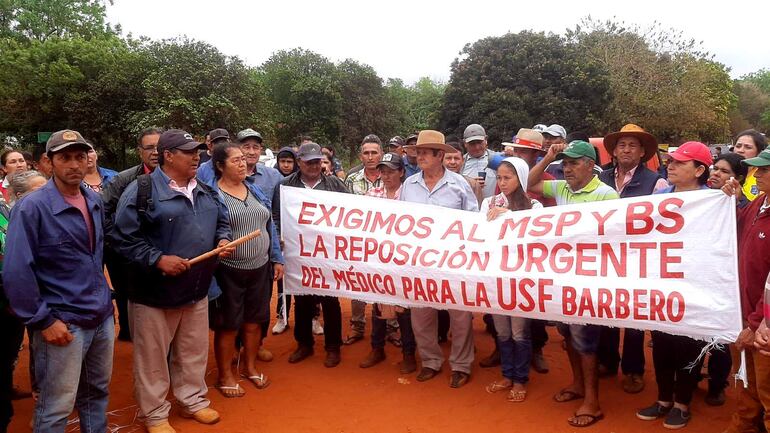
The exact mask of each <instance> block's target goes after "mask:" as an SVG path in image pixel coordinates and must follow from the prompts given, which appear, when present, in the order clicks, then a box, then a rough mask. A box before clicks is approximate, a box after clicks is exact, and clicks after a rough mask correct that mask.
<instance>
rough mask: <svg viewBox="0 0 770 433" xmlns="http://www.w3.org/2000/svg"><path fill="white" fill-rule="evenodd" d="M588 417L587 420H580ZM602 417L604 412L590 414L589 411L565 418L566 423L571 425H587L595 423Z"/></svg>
mask: <svg viewBox="0 0 770 433" xmlns="http://www.w3.org/2000/svg"><path fill="white" fill-rule="evenodd" d="M586 418H588V421H587V422H582V423H581V422H580V420H581V419H586ZM603 419H604V414H603V413H601V412H599V413H598V414H596V415H592V414H590V413H581V414H579V415H578V414H575V415H573V416H572V417H571V418H569V419H568V420H567V423H569V425H571V426H572V427H588V426H591V425H594V424H596V423H597V422H599V421H601V420H603Z"/></svg>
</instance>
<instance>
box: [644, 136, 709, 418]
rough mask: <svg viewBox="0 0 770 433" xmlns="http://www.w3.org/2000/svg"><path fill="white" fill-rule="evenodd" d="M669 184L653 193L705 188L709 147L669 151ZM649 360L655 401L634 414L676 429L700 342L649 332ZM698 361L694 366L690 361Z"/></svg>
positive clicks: (686, 410)
mask: <svg viewBox="0 0 770 433" xmlns="http://www.w3.org/2000/svg"><path fill="white" fill-rule="evenodd" d="M670 156H671V162H669V165H668V183H669V184H671V186H670V187H668V188H666V189H663V190H661V191H659V192H657V193H656V194H666V193H671V192H685V191H695V190H699V189H708V186H706V182H707V181H708V179H709V175H710V173H709V167H710V166H711V162H712V158H711V151H710V150H709V148H708V147H707V146H706V145H705V144H703V143H700V142H697V141H688V142H687V143H684V144H683V145H681V146H679V148H678V149H677V150H676V151H674V152H673V153H671V154H670ZM651 334H652V362H653V365H654V367H655V381H656V382H657V385H658V400H657V401H656V402H655V403H653V404H652V405H651V406H649V407H647V408H644V409H641V410H640V411H638V412H637V413H636V416H637V418H639V419H641V420H645V421H654V420H656V419H658V418H660V417H665V420H664V421H663V427H665V428H668V429H678V428H682V427H685V426H686V425H687V423H688V422H689V421H690V416H691V414H690V402H691V401H692V394H693V391H695V388H696V387H697V386H698V381H699V379H700V370H701V367H702V366H703V358H702V357H701V356H700V354H701V351H702V350H703V348H704V347H705V346H706V343H705V342H703V341H699V340H695V339H692V338H690V337H685V336H682V335H671V334H666V333H664V332H660V331H652V332H651ZM696 359H697V360H698V362H697V363H696V365H694V366H693V365H692V363H693V361H695V360H696Z"/></svg>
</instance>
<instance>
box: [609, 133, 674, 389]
mask: <svg viewBox="0 0 770 433" xmlns="http://www.w3.org/2000/svg"><path fill="white" fill-rule="evenodd" d="M604 148H605V149H607V153H609V154H610V155H612V158H613V161H615V165H614V167H612V168H610V169H608V170H604V171H603V172H602V173H601V174H599V180H601V181H602V182H603V183H605V184H607V185H609V186H611V187H612V188H613V189H615V190H616V191H617V192H618V194H619V195H620V197H621V198H625V197H640V196H645V195H650V194H652V193H653V192H656V191H660V190H662V189H664V188H666V187H667V186H668V182H666V180H665V179H663V178H662V177H660V175H659V174H658V173H655V172H654V171H652V170H650V169H648V168H647V167H646V166H645V165H644V163H645V162H647V161H648V160H649V159H650V158H652V157H653V156H655V154H656V153H657V151H658V142H657V140H655V137H653V136H652V134H649V133H648V132H646V131H645V130H644V129H642V128H640V127H639V126H637V125H634V124H632V123H629V124H628V125H625V126H623V127H622V128H620V131H618V132H613V133H611V134H608V135H607V136H606V137H604ZM619 345H620V328H611V327H603V328H602V333H601V337H600V340H599V352H598V356H599V374H600V375H602V376H615V375H616V374H617V371H618V364H620V367H621V369H622V370H623V374H624V375H625V378H624V379H623V390H624V391H625V392H627V393H629V394H636V393H638V392H641V391H642V390H643V389H644V378H643V376H644V331H640V330H638V329H626V330H625V331H624V333H623V356H622V358H621V356H620V353H619V350H618V347H619ZM621 359H622V361H621Z"/></svg>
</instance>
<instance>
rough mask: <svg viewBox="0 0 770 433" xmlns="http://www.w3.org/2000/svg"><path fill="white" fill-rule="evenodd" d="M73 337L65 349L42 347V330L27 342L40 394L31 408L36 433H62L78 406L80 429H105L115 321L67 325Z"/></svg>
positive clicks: (99, 432) (91, 432)
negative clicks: (83, 325)
mask: <svg viewBox="0 0 770 433" xmlns="http://www.w3.org/2000/svg"><path fill="white" fill-rule="evenodd" d="M67 327H68V328H69V331H70V333H71V334H72V336H73V337H74V339H73V340H72V341H70V343H69V344H67V345H66V346H56V345H53V344H49V343H46V342H45V340H44V339H43V336H42V331H34V333H33V334H34V337H33V339H32V345H33V354H34V355H33V356H34V363H35V377H36V378H37V384H38V386H39V387H40V395H39V397H38V399H37V403H36V404H35V424H34V431H35V433H38V432H39V433H43V432H45V433H57V432H64V429H65V427H66V426H67V417H68V416H69V415H70V413H72V410H73V408H77V410H78V416H79V417H80V431H81V432H83V433H103V432H105V431H107V403H108V400H109V385H110V377H111V376H112V353H113V347H114V344H115V323H114V318H113V316H110V317H108V318H107V319H106V320H105V321H104V322H102V323H101V324H100V325H99V326H97V327H96V328H93V329H84V328H81V327H78V326H74V325H67Z"/></svg>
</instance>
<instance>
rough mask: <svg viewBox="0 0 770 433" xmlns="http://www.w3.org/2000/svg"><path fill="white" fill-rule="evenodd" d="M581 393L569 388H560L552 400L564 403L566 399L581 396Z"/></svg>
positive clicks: (570, 399)
mask: <svg viewBox="0 0 770 433" xmlns="http://www.w3.org/2000/svg"><path fill="white" fill-rule="evenodd" d="M583 397H584V396H583V395H582V394H578V393H576V392H575V391H571V390H569V389H562V390H561V391H559V393H558V394H556V395H554V396H553V400H554V401H555V402H557V403H566V402H568V401H572V400H577V399H579V398H583Z"/></svg>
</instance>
